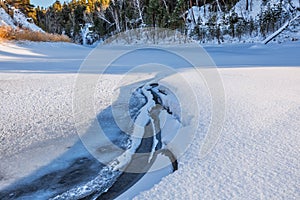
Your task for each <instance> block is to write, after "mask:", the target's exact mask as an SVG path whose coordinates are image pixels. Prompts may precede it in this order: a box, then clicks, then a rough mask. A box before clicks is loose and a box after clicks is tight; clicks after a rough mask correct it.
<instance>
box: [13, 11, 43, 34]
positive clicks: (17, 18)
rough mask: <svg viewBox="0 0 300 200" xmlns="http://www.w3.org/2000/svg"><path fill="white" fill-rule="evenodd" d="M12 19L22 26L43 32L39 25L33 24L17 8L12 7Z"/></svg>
mask: <svg viewBox="0 0 300 200" xmlns="http://www.w3.org/2000/svg"><path fill="white" fill-rule="evenodd" d="M14 20H15V22H16V23H17V24H18V25H19V26H21V27H22V28H27V29H29V30H32V31H39V32H44V31H43V30H42V29H41V28H40V27H38V26H37V25H35V24H34V23H33V22H30V21H28V20H29V19H28V18H27V17H26V16H25V15H24V13H22V12H21V11H20V10H19V9H14Z"/></svg>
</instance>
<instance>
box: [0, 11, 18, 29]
mask: <svg viewBox="0 0 300 200" xmlns="http://www.w3.org/2000/svg"><path fill="white" fill-rule="evenodd" d="M0 26H10V27H12V28H16V26H15V24H14V20H13V19H12V18H11V17H10V15H9V14H7V13H6V12H5V10H4V9H3V8H0Z"/></svg>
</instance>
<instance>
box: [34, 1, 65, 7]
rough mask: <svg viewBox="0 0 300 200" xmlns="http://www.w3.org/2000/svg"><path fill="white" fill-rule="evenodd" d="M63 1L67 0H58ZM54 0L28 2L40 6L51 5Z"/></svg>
mask: <svg viewBox="0 0 300 200" xmlns="http://www.w3.org/2000/svg"><path fill="white" fill-rule="evenodd" d="M64 1H68V0H60V2H62V3H63V2H64ZM54 2H55V0H31V1H30V3H31V4H33V5H35V6H36V7H37V6H40V7H42V6H43V7H48V6H50V5H52V4H53V3H54Z"/></svg>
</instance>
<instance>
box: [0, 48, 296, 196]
mask: <svg viewBox="0 0 300 200" xmlns="http://www.w3.org/2000/svg"><path fill="white" fill-rule="evenodd" d="M110 48H111V49H110ZM119 48H120V49H121V48H124V47H119ZM0 49H1V51H0V83H1V84H0V94H1V95H0V101H1V109H0V116H1V118H0V120H1V121H0V144H1V145H0V158H1V163H0V190H1V189H3V188H4V187H5V186H7V185H9V184H11V183H12V182H14V181H16V180H19V179H20V178H24V177H30V178H33V177H34V176H37V174H34V173H33V174H31V173H32V172H34V171H35V170H39V169H41V168H42V169H44V171H43V170H42V172H41V171H40V170H39V171H38V172H39V173H41V174H43V173H45V170H48V171H49V170H54V169H57V168H61V167H62V165H66V162H67V161H66V160H68V159H71V158H74V157H76V156H83V155H85V154H87V152H86V151H85V150H84V148H83V146H82V145H79V146H80V148H79V147H76V148H73V147H72V146H76V144H75V143H76V142H77V141H78V136H77V133H76V129H75V127H74V119H73V115H72V91H73V86H74V81H75V80H76V74H75V72H76V70H77V69H78V68H79V66H80V64H81V62H82V61H83V59H84V57H85V56H86V55H88V53H89V52H90V50H91V49H88V48H86V47H81V46H78V45H73V44H65V43H55V44H54V43H33V42H25V43H16V44H15V43H6V44H0ZM206 49H207V50H208V52H209V53H211V55H212V58H213V59H214V60H216V62H217V64H218V65H220V66H222V67H223V68H221V69H219V73H220V75H221V76H222V79H223V84H224V88H225V93H226V116H225V124H224V128H223V131H222V134H221V138H220V140H219V142H218V143H217V145H216V147H215V148H214V149H213V151H212V152H211V153H210V154H209V155H208V156H207V157H205V158H204V159H202V158H200V157H199V155H200V149H201V145H202V142H203V137H204V135H205V133H206V131H207V130H208V129H209V125H210V119H211V106H210V105H211V102H210V94H209V93H208V91H207V88H206V86H205V84H203V85H199V84H196V83H197V82H195V83H194V84H193V85H192V87H193V88H195V90H196V91H198V92H197V96H198V97H199V99H201V101H200V102H201V103H200V105H199V106H200V110H201V114H200V115H199V116H200V122H199V123H200V127H199V129H198V131H197V133H196V138H195V139H194V140H193V142H192V144H191V146H190V147H189V148H188V149H187V151H186V152H185V154H184V156H182V157H180V158H179V169H178V171H176V172H175V173H173V174H171V175H169V176H167V177H165V178H163V179H162V181H161V182H160V183H159V184H158V185H155V186H154V187H153V188H152V189H150V190H149V191H146V192H143V193H141V194H140V195H139V196H137V197H136V199H232V198H238V199H259V198H265V199H277V198H278V199H298V198H299V197H300V193H299V187H298V186H299V185H300V182H299V180H300V174H299V171H300V165H299V161H298V160H299V159H298V157H299V153H300V151H299V146H300V143H299V141H300V138H299V132H300V126H299V124H300V123H299V120H300V119H299V116H300V109H299V105H300V95H299V94H300V90H299V85H300V79H299V77H300V68H299V67H300V63H299V59H297V57H298V52H299V50H300V43H299V42H295V43H289V44H285V45H275V44H272V45H267V46H262V45H224V46H207V47H206ZM107 51H108V52H110V53H115V51H116V49H114V48H113V47H107ZM150 51H151V50H150ZM186 51H189V49H187V50H186ZM150 53H151V52H150ZM152 56H153V57H154V58H155V57H159V56H160V57H163V58H164V59H165V60H166V62H167V63H169V64H170V65H171V66H174V67H176V63H177V64H178V62H177V61H176V60H175V61H174V60H171V59H170V58H169V57H164V56H165V55H164V54H162V53H161V52H156V51H152ZM137 58H140V59H144V58H143V57H142V56H141V55H140V56H136V55H135V57H129V58H128V63H127V64H128V66H121V67H120V66H114V69H113V70H111V71H108V72H107V74H105V75H103V77H102V79H101V80H99V84H98V85H97V90H96V92H95V100H96V102H95V112H97V113H99V112H102V111H105V109H106V108H107V107H109V106H110V105H111V103H112V102H111V99H112V98H113V97H114V95H116V94H115V93H116V91H115V90H114V89H115V88H114V87H115V86H116V85H118V84H119V83H120V82H119V81H120V79H122V78H123V72H124V70H125V71H126V69H127V67H130V66H131V67H132V65H131V64H132V63H134V62H138V60H139V59H137ZM293 58H294V59H293ZM134 59H135V60H134ZM178 67H179V66H178ZM124 68H125V69H124ZM179 71H180V74H181V75H183V76H187V77H189V76H190V77H193V74H191V70H190V69H188V68H185V69H181V70H179ZM134 75H135V76H133V75H132V76H133V77H131V79H132V80H134V81H139V80H143V79H146V78H150V77H151V76H150V75H149V74H148V73H147V74H146V73H137V74H134ZM90 76H91V78H94V77H93V76H94V75H90ZM168 78H169V79H168V80H165V81H171V82H172V81H174V80H175V81H176V80H178V77H177V76H176V75H174V76H171V77H168ZM192 80H193V79H192ZM192 80H191V81H192ZM90 88H91V87H90V86H89V85H87V89H90ZM177 89H178V90H179V91H183V92H184V91H185V89H184V88H182V87H180V86H179V87H178V88H177ZM187 99H188V98H187ZM104 113H105V112H104ZM104 119H105V118H104ZM83 123H87V124H89V123H93V121H89V120H86V121H84V122H83ZM109 125H110V124H109V123H108V126H109ZM69 149H72V151H68V150H69ZM108 149H109V148H108ZM106 155H107V154H106ZM107 156H108V158H111V157H113V156H115V155H110V154H108V155H107ZM55 159H58V161H59V162H58V163H56V164H55V165H54V164H52V165H50V164H49V163H51V162H52V161H53V160H55ZM64 159H65V160H64ZM56 161H57V160H56ZM43 166H46V168H43ZM47 166H48V168H47ZM50 166H51V169H49V168H50ZM149 178H150V179H151V178H152V177H149ZM158 181H159V180H158ZM143 183H145V180H144V181H143ZM146 183H147V181H146ZM156 183H157V182H156ZM151 184H155V183H151ZM137 188H142V189H143V190H144V189H149V187H148V186H144V187H137ZM137 188H133V192H134V193H135V194H138V193H139V192H137V191H136V189H137ZM40 195H41V194H40ZM44 195H46V194H44ZM124 195H125V197H128V196H129V198H131V197H132V196H131V195H130V194H128V193H127V194H124Z"/></svg>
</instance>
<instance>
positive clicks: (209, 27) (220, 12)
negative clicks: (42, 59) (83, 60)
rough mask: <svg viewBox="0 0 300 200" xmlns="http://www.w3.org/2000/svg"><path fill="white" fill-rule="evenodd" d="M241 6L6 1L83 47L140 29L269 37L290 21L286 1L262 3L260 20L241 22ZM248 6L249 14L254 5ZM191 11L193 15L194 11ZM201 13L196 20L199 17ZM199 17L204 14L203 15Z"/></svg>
mask: <svg viewBox="0 0 300 200" xmlns="http://www.w3.org/2000/svg"><path fill="white" fill-rule="evenodd" d="M238 1H239V0H71V1H70V2H64V3H61V2H60V1H56V2H54V3H53V4H52V5H51V6H50V7H48V8H43V7H39V6H37V7H34V6H33V5H31V4H30V0H8V1H6V2H7V3H8V4H10V5H13V6H14V7H16V8H19V9H21V11H23V12H24V13H25V14H26V15H28V16H29V17H31V18H32V19H33V20H34V22H35V23H36V24H37V25H38V26H40V27H41V28H42V29H44V30H45V31H47V32H50V33H57V34H65V35H67V36H69V37H70V38H71V39H72V40H73V41H74V42H77V43H83V34H85V36H88V38H89V42H90V43H92V42H94V41H96V40H99V39H101V38H103V39H105V38H107V37H109V36H111V35H114V34H117V33H120V32H123V31H127V30H130V29H134V28H141V27H160V28H169V29H174V30H177V31H180V32H181V33H183V34H187V35H189V36H191V37H193V38H195V39H197V40H199V41H203V42H206V41H211V40H217V41H218V42H219V43H221V42H222V41H224V38H225V37H227V36H229V37H231V38H237V39H241V38H242V37H243V36H245V35H246V36H250V37H251V36H258V35H259V36H262V37H264V36H266V35H267V34H268V33H270V32H273V31H275V30H276V29H278V28H279V27H280V26H281V25H282V24H283V23H284V21H286V20H288V19H289V18H291V16H290V15H291V14H293V13H291V12H289V11H286V9H283V4H284V3H285V2H287V1H288V0H278V3H277V4H276V5H273V4H271V3H269V2H270V1H269V0H262V5H261V8H264V9H261V11H260V13H259V16H257V18H253V17H247V16H241V14H240V13H237V12H236V11H235V10H234V5H235V4H236V3H237V2H238ZM241 1H245V8H243V9H244V10H245V11H247V12H251V11H252V6H253V2H252V0H241ZM191 8H193V9H191ZM197 13H198V14H197ZM199 13H200V14H199Z"/></svg>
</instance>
